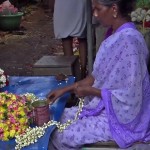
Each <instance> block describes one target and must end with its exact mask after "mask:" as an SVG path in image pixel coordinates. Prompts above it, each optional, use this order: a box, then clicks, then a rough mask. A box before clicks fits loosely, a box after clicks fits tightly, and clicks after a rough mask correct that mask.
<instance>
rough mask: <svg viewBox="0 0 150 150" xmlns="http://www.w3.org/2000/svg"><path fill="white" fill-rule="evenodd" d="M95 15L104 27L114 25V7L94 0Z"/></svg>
mask: <svg viewBox="0 0 150 150" xmlns="http://www.w3.org/2000/svg"><path fill="white" fill-rule="evenodd" d="M93 15H94V17H96V18H97V20H98V21H99V22H100V24H101V25H103V26H104V27H108V26H111V25H112V19H113V11H112V7H108V6H105V5H102V4H100V3H98V2H97V1H96V0H93Z"/></svg>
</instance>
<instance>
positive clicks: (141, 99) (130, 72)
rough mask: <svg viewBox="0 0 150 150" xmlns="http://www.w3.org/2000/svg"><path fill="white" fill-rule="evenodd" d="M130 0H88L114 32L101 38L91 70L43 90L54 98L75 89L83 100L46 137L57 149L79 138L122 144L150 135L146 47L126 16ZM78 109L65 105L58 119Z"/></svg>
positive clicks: (71, 148)
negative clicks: (73, 80)
mask: <svg viewBox="0 0 150 150" xmlns="http://www.w3.org/2000/svg"><path fill="white" fill-rule="evenodd" d="M134 1H135V0H93V11H94V16H95V17H97V19H98V20H99V21H100V22H101V24H102V25H103V26H105V27H111V28H112V29H113V32H112V34H111V35H110V36H108V37H107V38H106V39H105V40H104V41H103V42H102V44H101V46H100V48H99V51H98V52H97V55H96V59H95V62H94V69H93V72H92V74H91V75H90V76H88V77H86V78H85V79H84V80H81V81H79V82H76V83H75V84H73V85H70V86H67V87H64V88H60V89H58V90H55V91H52V92H50V93H49V95H48V98H49V100H50V101H51V102H54V101H55V100H56V99H57V98H58V97H60V96H61V95H63V94H64V93H66V92H74V93H75V94H76V95H78V96H79V97H85V102H86V103H85V104H84V107H83V110H82V112H81V114H80V116H79V119H78V120H77V121H76V122H74V123H72V124H71V125H70V126H68V127H67V128H66V129H65V130H63V132H58V131H57V130H56V131H55V132H54V134H53V136H52V139H51V142H52V143H53V145H54V147H56V149H58V150H79V149H80V148H81V147H82V146H83V145H84V144H91V143H96V142H98V141H110V140H112V141H115V142H116V143H117V144H118V145H119V147H121V148H127V147H129V146H131V145H132V144H134V143H135V142H138V141H140V142H146V141H148V140H150V134H149V133H150V115H149V114H150V78H149V73H148V70H147V62H148V49H147V45H146V43H145V40H144V38H143V35H142V34H141V33H140V32H139V31H138V30H137V29H136V27H135V25H134V24H133V23H132V22H130V16H129V14H130V12H131V11H132V10H133V7H134ZM77 110H78V108H77V107H72V108H66V109H65V110H64V113H63V115H62V118H61V122H62V123H64V122H66V121H67V120H68V119H70V120H72V119H73V118H74V116H75V113H76V112H77ZM51 150H52V149H51ZM137 150H138V149H137ZM140 150H141V149H140Z"/></svg>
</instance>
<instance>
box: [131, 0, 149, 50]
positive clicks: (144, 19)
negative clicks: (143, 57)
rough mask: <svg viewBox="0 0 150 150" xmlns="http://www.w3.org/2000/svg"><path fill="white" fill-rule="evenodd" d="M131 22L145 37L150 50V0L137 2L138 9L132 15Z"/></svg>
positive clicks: (138, 0)
mask: <svg viewBox="0 0 150 150" xmlns="http://www.w3.org/2000/svg"><path fill="white" fill-rule="evenodd" d="M131 20H132V21H133V22H135V24H136V25H137V29H138V30H139V31H140V32H141V33H142V34H143V35H144V38H145V40H146V43H147V46H148V49H149V50H150V43H149V41H150V0H137V3H136V9H135V10H134V11H133V12H132V13H131Z"/></svg>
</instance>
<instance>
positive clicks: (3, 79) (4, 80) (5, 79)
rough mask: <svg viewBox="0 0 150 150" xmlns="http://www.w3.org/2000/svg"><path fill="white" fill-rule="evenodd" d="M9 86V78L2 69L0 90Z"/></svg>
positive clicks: (0, 72)
mask: <svg viewBox="0 0 150 150" xmlns="http://www.w3.org/2000/svg"><path fill="white" fill-rule="evenodd" d="M6 85H8V76H7V75H5V73H4V70H2V69H0V88H3V87H4V86H6Z"/></svg>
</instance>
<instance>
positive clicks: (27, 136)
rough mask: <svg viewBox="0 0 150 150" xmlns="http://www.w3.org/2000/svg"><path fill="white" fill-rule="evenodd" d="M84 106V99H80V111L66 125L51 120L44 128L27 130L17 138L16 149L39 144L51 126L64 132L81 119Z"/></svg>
mask: <svg viewBox="0 0 150 150" xmlns="http://www.w3.org/2000/svg"><path fill="white" fill-rule="evenodd" d="M83 105H84V99H83V98H80V101H79V109H78V111H77V112H76V114H75V117H74V119H73V120H67V122H66V123H64V124H61V123H60V122H57V121H54V120H50V121H49V122H48V123H45V124H44V125H43V126H42V127H35V128H31V127H29V128H27V129H26V132H25V133H23V134H21V135H17V136H16V143H17V145H16V147H15V149H16V150H20V149H21V148H23V147H25V146H28V145H30V144H33V143H35V142H37V140H38V138H41V137H42V136H43V135H44V134H45V130H46V129H47V128H48V127H50V126H53V125H56V127H57V128H58V130H59V131H60V132H62V131H63V130H65V129H66V128H67V127H68V126H69V125H71V124H72V123H73V122H75V121H76V120H77V119H78V118H79V115H80V113H81V112H82V108H83Z"/></svg>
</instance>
